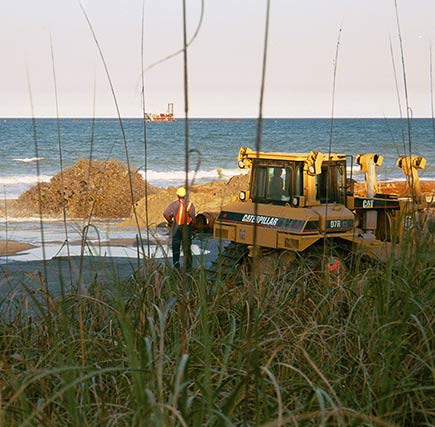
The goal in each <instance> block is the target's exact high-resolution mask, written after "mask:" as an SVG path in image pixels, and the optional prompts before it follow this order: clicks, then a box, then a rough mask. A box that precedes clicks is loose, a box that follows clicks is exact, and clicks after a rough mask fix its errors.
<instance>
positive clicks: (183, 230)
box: [172, 224, 192, 271]
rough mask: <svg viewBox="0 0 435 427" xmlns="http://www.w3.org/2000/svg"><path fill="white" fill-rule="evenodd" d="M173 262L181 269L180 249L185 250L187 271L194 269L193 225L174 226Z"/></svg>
mask: <svg viewBox="0 0 435 427" xmlns="http://www.w3.org/2000/svg"><path fill="white" fill-rule="evenodd" d="M172 233H173V234H172V262H173V263H174V267H175V268H180V248H181V247H182V248H183V255H184V265H185V266H186V271H189V270H191V268H192V249H191V245H192V225H176V224H175V225H174V227H173V229H172Z"/></svg>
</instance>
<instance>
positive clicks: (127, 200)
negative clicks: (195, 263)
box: [17, 159, 157, 218]
mask: <svg viewBox="0 0 435 427" xmlns="http://www.w3.org/2000/svg"><path fill="white" fill-rule="evenodd" d="M131 182H132V188H133V200H134V202H137V201H138V200H140V199H141V198H142V197H143V195H144V193H145V181H144V179H143V178H142V176H141V175H140V174H139V173H137V172H134V173H132V174H131ZM62 188H63V189H64V191H63V192H62ZM156 192H157V189H156V188H155V187H152V186H148V194H154V193H156ZM39 193H41V209H42V213H43V214H44V215H45V216H61V215H62V214H63V205H64V204H65V209H66V213H67V216H68V217H70V218H85V217H89V216H90V215H92V216H93V217H98V218H126V217H128V216H130V212H131V206H132V202H131V191H130V179H129V176H128V170H127V167H126V165H124V164H123V163H122V162H120V161H118V160H108V161H101V160H100V161H97V160H94V161H92V162H90V161H89V160H87V159H80V160H79V161H78V162H77V163H76V164H75V165H74V166H72V167H71V168H68V169H65V170H64V171H63V174H61V173H59V174H57V175H56V176H54V177H53V178H52V179H51V181H50V182H48V183H41V184H40V191H38V186H37V185H36V186H34V187H32V188H31V189H30V190H28V191H26V192H25V193H23V194H22V195H21V196H20V197H19V198H18V200H17V205H18V207H19V209H20V210H21V211H22V213H23V214H25V213H30V212H33V213H35V212H39ZM62 195H63V196H64V203H63V202H62Z"/></svg>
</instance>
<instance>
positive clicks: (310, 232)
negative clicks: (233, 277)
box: [212, 147, 435, 273]
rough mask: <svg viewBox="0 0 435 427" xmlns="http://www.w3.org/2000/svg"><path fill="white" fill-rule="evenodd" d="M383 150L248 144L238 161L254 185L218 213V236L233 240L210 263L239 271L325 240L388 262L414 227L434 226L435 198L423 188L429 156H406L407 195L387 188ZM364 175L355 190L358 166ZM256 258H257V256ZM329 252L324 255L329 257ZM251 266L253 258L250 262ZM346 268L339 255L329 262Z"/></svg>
mask: <svg viewBox="0 0 435 427" xmlns="http://www.w3.org/2000/svg"><path fill="white" fill-rule="evenodd" d="M382 162H383V157H382V156H381V155H379V154H375V153H368V154H358V155H357V156H355V157H352V156H349V155H346V154H336V153H334V154H332V153H327V154H325V153H321V152H318V151H311V152H310V153H279V152H270V153H267V152H257V151H254V150H251V149H249V148H247V147H242V148H241V149H240V151H239V155H238V166H239V168H242V169H246V168H248V169H249V188H247V189H246V190H244V191H241V192H240V194H239V196H238V200H237V201H234V202H233V203H230V204H229V205H227V206H225V207H224V208H223V209H222V210H221V211H220V213H219V215H218V216H217V218H216V220H215V223H214V229H213V235H214V237H215V238H217V239H221V240H222V241H224V242H228V243H229V244H227V245H226V246H225V248H224V249H223V250H222V251H221V253H220V255H219V257H218V259H217V260H216V261H215V262H214V264H213V267H212V269H213V270H214V271H222V272H223V273H234V269H235V268H237V267H238V266H240V265H249V261H250V260H251V261H252V260H253V259H264V258H267V257H268V256H270V255H273V256H275V257H276V256H277V255H278V256H279V257H282V256H283V255H284V254H285V258H283V259H285V260H286V262H287V261H292V260H294V259H295V258H297V256H298V254H299V255H301V256H304V255H307V254H310V253H313V252H315V251H316V250H317V252H319V248H324V247H325V244H328V245H329V244H331V245H330V246H332V247H334V248H336V249H337V248H338V249H339V250H340V251H341V253H342V254H343V253H344V254H345V253H358V254H363V255H364V256H367V257H372V258H377V259H380V260H383V261H386V260H388V259H389V257H391V256H394V253H395V251H398V248H400V246H401V245H402V244H403V242H405V241H407V242H409V241H410V240H412V237H410V236H415V235H416V234H419V235H420V234H421V231H422V230H424V231H425V232H426V231H428V230H429V232H430V233H433V231H434V228H435V227H434V224H435V221H434V219H433V216H432V214H431V209H430V207H431V202H430V200H426V197H425V196H424V195H423V194H422V192H421V188H420V181H419V175H418V170H419V169H423V168H424V167H425V163H426V161H425V159H424V158H422V157H418V156H401V157H399V159H398V160H397V166H399V167H401V168H402V171H403V172H404V174H405V177H406V181H407V185H408V190H409V191H408V196H406V197H399V196H398V195H391V194H382V193H379V190H378V182H377V179H376V167H377V166H380V165H381V164H382ZM355 163H356V164H358V165H359V167H360V170H361V172H363V173H364V174H365V181H364V189H363V191H362V193H361V192H360V193H359V194H356V193H355V191H354V184H355V182H356V181H355V180H354V179H353V176H354V175H353V167H354V166H353V165H354V164H355ZM256 257H257V258H256ZM324 258H325V257H324ZM251 265H252V263H251ZM326 265H327V268H328V269H329V270H330V271H332V270H335V269H339V268H341V260H340V259H338V260H337V258H336V257H333V258H329V259H328V260H327V261H326Z"/></svg>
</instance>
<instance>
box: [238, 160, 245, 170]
mask: <svg viewBox="0 0 435 427" xmlns="http://www.w3.org/2000/svg"><path fill="white" fill-rule="evenodd" d="M239 168H240V169H245V164H244V163H243V160H239Z"/></svg>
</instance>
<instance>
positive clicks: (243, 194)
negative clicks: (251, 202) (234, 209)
mask: <svg viewBox="0 0 435 427" xmlns="http://www.w3.org/2000/svg"><path fill="white" fill-rule="evenodd" d="M239 199H240V200H246V193H245V192H244V191H241V192H240V193H239Z"/></svg>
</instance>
